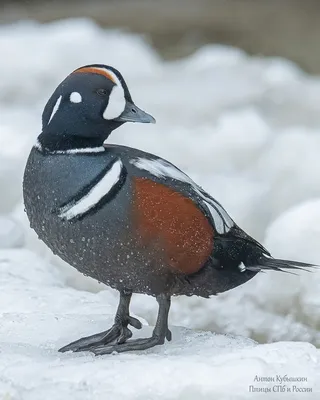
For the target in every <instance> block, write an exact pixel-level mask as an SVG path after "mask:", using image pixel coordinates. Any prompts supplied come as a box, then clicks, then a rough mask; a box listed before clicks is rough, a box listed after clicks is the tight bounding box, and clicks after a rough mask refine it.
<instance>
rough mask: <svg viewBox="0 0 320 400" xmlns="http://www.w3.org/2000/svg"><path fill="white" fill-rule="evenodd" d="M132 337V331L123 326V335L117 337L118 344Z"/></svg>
mask: <svg viewBox="0 0 320 400" xmlns="http://www.w3.org/2000/svg"><path fill="white" fill-rule="evenodd" d="M131 337H132V332H131V331H130V329H128V328H127V327H126V326H124V327H123V329H122V332H121V335H120V336H119V337H118V339H117V343H118V344H122V343H125V342H126V341H127V340H128V339H130V338H131Z"/></svg>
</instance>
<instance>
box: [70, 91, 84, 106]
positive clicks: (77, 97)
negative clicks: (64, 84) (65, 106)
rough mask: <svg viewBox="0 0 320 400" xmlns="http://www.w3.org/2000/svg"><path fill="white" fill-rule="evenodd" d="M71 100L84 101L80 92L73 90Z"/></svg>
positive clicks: (72, 101)
mask: <svg viewBox="0 0 320 400" xmlns="http://www.w3.org/2000/svg"><path fill="white" fill-rule="evenodd" d="M70 101H71V103H81V102H82V97H81V94H80V93H79V92H72V93H71V94H70Z"/></svg>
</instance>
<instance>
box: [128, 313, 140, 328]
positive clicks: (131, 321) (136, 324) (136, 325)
mask: <svg viewBox="0 0 320 400" xmlns="http://www.w3.org/2000/svg"><path fill="white" fill-rule="evenodd" d="M128 324H129V325H131V326H133V327H134V328H136V329H141V328H142V323H141V322H140V321H139V320H138V319H137V318H134V317H131V316H130V315H129V317H128Z"/></svg>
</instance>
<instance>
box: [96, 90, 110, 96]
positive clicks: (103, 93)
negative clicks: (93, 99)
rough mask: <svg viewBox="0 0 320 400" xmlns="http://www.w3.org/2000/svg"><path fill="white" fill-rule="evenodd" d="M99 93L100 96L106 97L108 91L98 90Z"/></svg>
mask: <svg viewBox="0 0 320 400" xmlns="http://www.w3.org/2000/svg"><path fill="white" fill-rule="evenodd" d="M97 93H98V95H99V96H106V95H107V94H108V91H107V89H97Z"/></svg>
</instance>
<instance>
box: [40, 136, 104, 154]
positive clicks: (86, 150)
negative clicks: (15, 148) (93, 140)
mask: <svg viewBox="0 0 320 400" xmlns="http://www.w3.org/2000/svg"><path fill="white" fill-rule="evenodd" d="M33 147H34V148H36V149H37V150H39V151H41V152H42V151H43V146H42V144H41V143H40V141H39V139H37V142H36V144H35V145H34V146H33ZM104 151H105V148H104V147H103V146H97V147H84V148H80V149H67V150H53V151H49V152H48V153H49V154H89V153H102V152H104Z"/></svg>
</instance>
